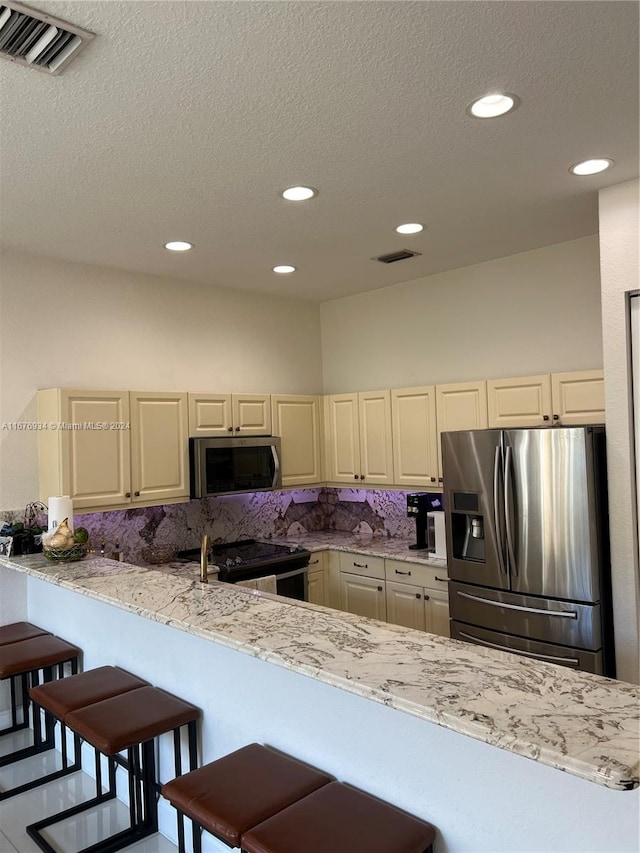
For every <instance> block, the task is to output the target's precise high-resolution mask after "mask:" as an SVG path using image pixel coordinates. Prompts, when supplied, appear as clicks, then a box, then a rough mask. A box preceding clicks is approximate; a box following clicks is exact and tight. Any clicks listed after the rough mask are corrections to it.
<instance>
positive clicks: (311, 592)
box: [307, 570, 325, 606]
mask: <svg viewBox="0 0 640 853" xmlns="http://www.w3.org/2000/svg"><path fill="white" fill-rule="evenodd" d="M307 577H308V579H309V585H308V587H307V600H308V601H310V602H311V604H321V605H323V606H324V604H325V583H324V580H325V578H324V572H323V571H322V570H321V571H319V572H309V574H308V575H307Z"/></svg>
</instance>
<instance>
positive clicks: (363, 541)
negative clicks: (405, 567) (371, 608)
mask: <svg viewBox="0 0 640 853" xmlns="http://www.w3.org/2000/svg"><path fill="white" fill-rule="evenodd" d="M269 541H270V542H275V543H279V542H280V543H282V544H284V545H290V544H291V545H293V544H295V545H302V547H303V548H307V549H308V550H309V551H349V552H351V553H356V554H365V555H367V556H371V557H387V558H389V559H393V560H403V561H404V562H407V563H419V564H421V565H423V566H434V567H435V568H437V569H446V567H447V561H446V559H444V560H443V559H440V558H439V557H434V556H433V554H430V553H429V552H428V551H412V550H411V549H410V548H409V545H411V544H412V543H413V542H414V541H415V540H414V539H395V538H391V537H387V538H385V537H381V536H370V535H369V536H367V535H358V534H355V533H343V532H341V531H337V530H336V531H334V530H322V531H319V532H316V533H300V534H291V535H289V536H283V537H274V538H273V539H270V540H269Z"/></svg>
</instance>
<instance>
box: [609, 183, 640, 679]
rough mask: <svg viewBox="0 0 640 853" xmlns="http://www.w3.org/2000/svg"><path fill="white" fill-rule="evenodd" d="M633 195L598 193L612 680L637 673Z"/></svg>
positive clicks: (637, 221) (624, 190) (626, 190)
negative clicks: (630, 295) (614, 676)
mask: <svg viewBox="0 0 640 853" xmlns="http://www.w3.org/2000/svg"><path fill="white" fill-rule="evenodd" d="M639 188H640V183H639V182H638V181H637V180H636V181H628V182H626V183H624V184H618V185H616V186H613V187H607V188H606V189H604V190H601V192H600V194H599V206H600V211H599V215H600V258H601V260H600V265H601V278H602V335H603V342H604V378H605V405H606V409H607V459H608V476H609V525H610V531H611V571H612V582H613V612H614V616H615V623H614V627H615V634H616V637H615V639H616V662H617V670H618V672H617V674H618V678H622V679H626V680H628V681H638V680H639V673H640V652H639V648H638V647H639V641H638V631H639V617H638V610H639V607H640V589H639V587H640V582H639V579H638V571H639V567H638V563H639V562H640V560H639V555H638V540H637V530H636V519H635V512H634V480H633V438H632V400H631V360H630V345H631V342H630V335H629V331H630V326H629V318H628V313H627V312H628V305H627V294H628V293H629V292H630V291H634V290H637V289H638V287H639V285H640V278H639V262H638V259H639V257H640V246H639V237H638V235H639V233H640V231H639V226H640V216H639V208H640V206H639V203H638V196H639Z"/></svg>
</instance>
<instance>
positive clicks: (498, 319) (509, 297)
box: [320, 236, 602, 394]
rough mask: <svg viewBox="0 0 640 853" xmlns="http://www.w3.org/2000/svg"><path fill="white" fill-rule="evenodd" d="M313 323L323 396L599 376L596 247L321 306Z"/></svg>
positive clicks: (584, 245) (578, 243) (529, 257)
mask: <svg viewBox="0 0 640 853" xmlns="http://www.w3.org/2000/svg"><path fill="white" fill-rule="evenodd" d="M406 263H407V265H408V264H410V263H411V262H410V261H407V262H406ZM320 317H321V326H322V358H323V371H324V391H325V393H326V394H334V393H340V392H342V391H359V390H367V389H377V388H398V387H403V386H410V385H424V384H430V383H432V382H457V381H463V380H465V379H483V378H488V377H496V378H497V377H501V376H520V375H522V376H525V375H528V374H534V373H550V372H552V371H557V370H583V369H585V370H586V369H590V368H598V367H601V366H602V337H601V318H600V277H599V269H598V238H597V237H596V236H593V237H583V238H582V239H580V240H573V241H571V242H569V243H559V244H557V245H555V246H548V247H546V248H543V249H536V250H534V251H531V252H524V253H522V254H519V255H512V256H509V257H505V258H500V259H498V260H495V261H488V262H487V263H483V264H476V265H474V266H469V267H464V268H462V269H457V270H452V271H450V272H446V273H440V274H438V275H432V276H428V277H426V278H421V279H417V280H415V281H409V282H405V283H403V284H398V285H394V286H392V287H386V288H384V289H382V290H376V291H372V292H369V293H362V294H359V295H357V296H350V297H347V298H345V299H336V300H333V301H331V302H325V303H324V304H323V305H321V306H320Z"/></svg>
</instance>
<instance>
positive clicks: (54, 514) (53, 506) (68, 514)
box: [47, 495, 74, 533]
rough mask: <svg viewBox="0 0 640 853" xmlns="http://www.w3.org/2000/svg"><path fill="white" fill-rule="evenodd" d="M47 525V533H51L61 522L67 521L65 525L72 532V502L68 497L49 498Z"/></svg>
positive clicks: (56, 496)
mask: <svg viewBox="0 0 640 853" xmlns="http://www.w3.org/2000/svg"><path fill="white" fill-rule="evenodd" d="M48 507H49V524H48V527H47V531H48V532H49V533H52V532H53V531H54V530H55V529H56V527H57V526H58V525H59V524H60V522H61V521H64V520H65V518H67V519H68V521H67V524H68V525H69V527H70V528H71V530H73V529H74V528H73V501H72V500H71V498H70V497H69V495H55V496H54V497H52V498H49V502H48Z"/></svg>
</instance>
